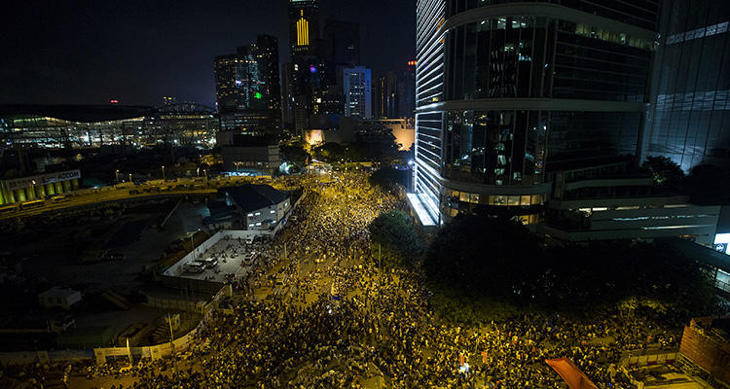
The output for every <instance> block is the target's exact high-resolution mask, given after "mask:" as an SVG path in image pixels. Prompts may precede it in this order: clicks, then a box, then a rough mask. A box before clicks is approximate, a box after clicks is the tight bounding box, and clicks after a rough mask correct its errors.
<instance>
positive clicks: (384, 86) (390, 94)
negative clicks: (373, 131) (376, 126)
mask: <svg viewBox="0 0 730 389" xmlns="http://www.w3.org/2000/svg"><path fill="white" fill-rule="evenodd" d="M415 71H416V68H415V61H411V62H409V64H408V70H406V71H403V72H400V73H396V72H393V71H389V72H386V73H385V74H380V75H376V76H374V77H373V115H374V116H375V117H378V118H391V119H394V118H412V117H413V112H414V111H415V106H416V96H415V94H416V72H415Z"/></svg>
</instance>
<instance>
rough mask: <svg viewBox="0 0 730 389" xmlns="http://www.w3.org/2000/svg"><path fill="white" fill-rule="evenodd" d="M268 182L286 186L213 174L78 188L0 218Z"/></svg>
mask: <svg viewBox="0 0 730 389" xmlns="http://www.w3.org/2000/svg"><path fill="white" fill-rule="evenodd" d="M251 183H257V184H264V183H265V184H270V185H272V186H274V187H276V188H277V189H287V188H286V186H285V185H283V184H282V183H280V182H277V180H271V179H268V178H257V177H215V178H210V179H205V178H200V177H196V178H180V179H176V180H168V181H162V180H155V181H148V182H144V183H140V184H131V183H127V184H119V185H116V186H109V187H103V188H93V189H82V190H77V191H74V192H69V193H66V194H65V196H66V197H64V198H62V199H60V200H58V201H54V200H47V201H45V202H44V203H43V205H42V206H36V207H33V208H30V209H18V210H15V211H6V212H5V213H3V214H1V215H0V220H7V219H16V218H24V217H29V216H35V215H40V214H42V213H46V212H51V211H59V210H63V209H71V208H77V207H83V206H88V205H93V204H100V203H105V202H114V201H122V200H133V199H143V198H148V197H150V198H151V197H160V196H192V195H203V196H204V195H211V194H214V193H216V192H217V190H218V188H221V187H226V186H235V185H243V184H251Z"/></svg>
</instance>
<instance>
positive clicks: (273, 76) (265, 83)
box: [254, 35, 281, 127]
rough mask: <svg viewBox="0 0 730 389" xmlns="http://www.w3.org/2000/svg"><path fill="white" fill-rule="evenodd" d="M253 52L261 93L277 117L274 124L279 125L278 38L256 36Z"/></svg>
mask: <svg viewBox="0 0 730 389" xmlns="http://www.w3.org/2000/svg"><path fill="white" fill-rule="evenodd" d="M254 54H255V56H256V61H257V63H258V67H259V75H260V82H261V93H262V95H263V97H264V98H265V102H266V103H267V104H268V109H269V110H270V111H271V112H272V115H274V117H276V118H277V120H276V126H277V127H281V119H278V118H279V117H280V115H281V82H280V79H279V39H278V38H276V37H274V36H271V35H259V36H258V37H257V38H256V46H255V51H254Z"/></svg>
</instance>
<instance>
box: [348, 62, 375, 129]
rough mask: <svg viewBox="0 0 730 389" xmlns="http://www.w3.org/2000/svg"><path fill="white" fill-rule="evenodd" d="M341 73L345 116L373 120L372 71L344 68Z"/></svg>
mask: <svg viewBox="0 0 730 389" xmlns="http://www.w3.org/2000/svg"><path fill="white" fill-rule="evenodd" d="M340 73H341V75H342V91H343V95H344V103H345V107H344V111H345V116H347V117H353V118H359V119H370V118H372V116H373V112H372V100H371V82H372V73H371V72H370V69H368V68H366V67H362V66H358V67H352V68H342V70H341V71H340Z"/></svg>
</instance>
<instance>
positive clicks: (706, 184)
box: [642, 157, 730, 205]
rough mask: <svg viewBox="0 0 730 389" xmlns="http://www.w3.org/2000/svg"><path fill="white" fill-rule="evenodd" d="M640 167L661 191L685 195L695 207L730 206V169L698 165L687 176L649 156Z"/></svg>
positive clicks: (666, 160) (669, 162)
mask: <svg viewBox="0 0 730 389" xmlns="http://www.w3.org/2000/svg"><path fill="white" fill-rule="evenodd" d="M642 168H643V169H644V170H645V171H647V172H648V173H650V174H651V176H652V179H653V180H654V183H655V184H656V185H657V186H659V187H661V188H664V189H668V190H671V191H677V192H681V193H685V194H687V195H689V196H690V198H691V200H692V201H693V202H695V203H697V204H707V205H718V204H730V169H725V168H722V167H719V166H715V165H698V166H695V167H694V168H692V170H690V172H689V174H688V175H685V174H684V171H682V169H681V168H680V167H679V165H677V164H676V163H674V162H672V160H670V159H669V158H666V157H649V158H648V159H647V160H646V162H645V163H644V164H643V165H642Z"/></svg>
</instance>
